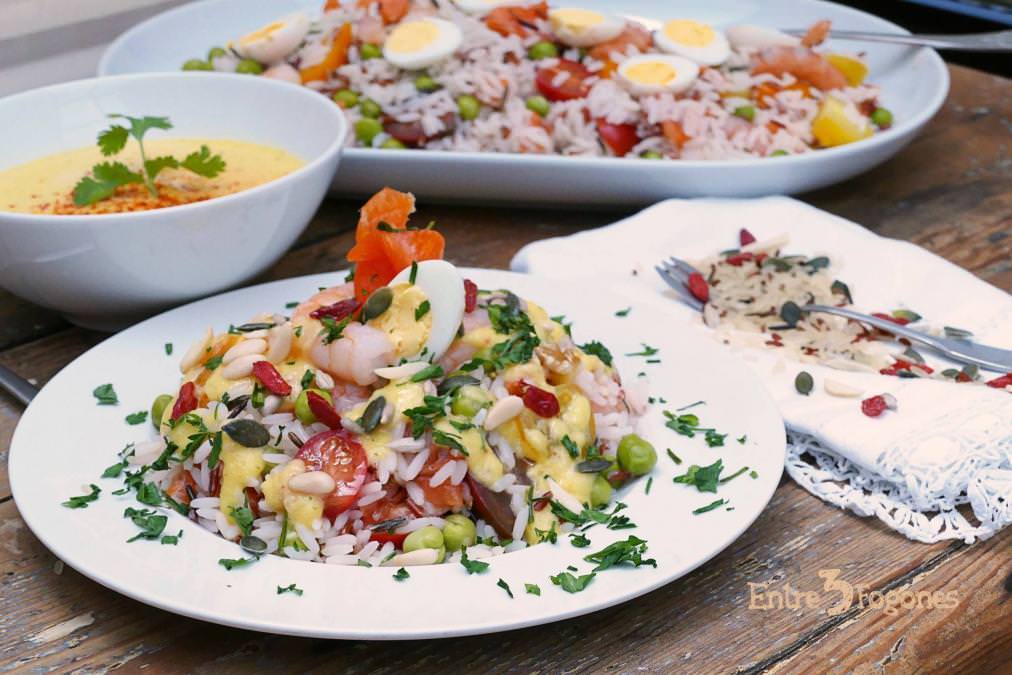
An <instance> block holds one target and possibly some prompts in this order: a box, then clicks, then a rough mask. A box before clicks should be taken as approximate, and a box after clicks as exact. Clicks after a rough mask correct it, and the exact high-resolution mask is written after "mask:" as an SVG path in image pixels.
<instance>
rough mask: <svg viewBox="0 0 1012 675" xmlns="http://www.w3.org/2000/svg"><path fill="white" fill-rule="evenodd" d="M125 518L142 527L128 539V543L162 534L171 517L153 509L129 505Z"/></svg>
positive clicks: (124, 513) (124, 514)
mask: <svg viewBox="0 0 1012 675" xmlns="http://www.w3.org/2000/svg"><path fill="white" fill-rule="evenodd" d="M123 517H124V518H129V519H130V520H131V521H133V524H134V525H136V526H137V527H139V528H140V530H141V531H140V532H138V533H137V534H135V535H134V536H132V537H130V538H129V539H127V543H128V544H130V543H133V542H135V541H137V540H138V539H148V540H154V539H158V538H159V537H161V536H162V532H164V531H165V525H166V524H167V523H168V522H169V517H168V516H165V515H162V514H160V513H157V512H156V511H153V510H151V509H134V508H130V507H127V509H126V510H125V511H124V512H123Z"/></svg>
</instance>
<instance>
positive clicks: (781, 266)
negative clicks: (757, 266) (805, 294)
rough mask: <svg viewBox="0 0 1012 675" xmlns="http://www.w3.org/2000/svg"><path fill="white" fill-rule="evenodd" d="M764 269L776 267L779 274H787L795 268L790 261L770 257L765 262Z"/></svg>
mask: <svg viewBox="0 0 1012 675" xmlns="http://www.w3.org/2000/svg"><path fill="white" fill-rule="evenodd" d="M763 267H776V268H777V272H787V271H789V270H790V269H791V267H793V265H791V263H790V261H789V260H786V259H784V258H775V257H772V256H771V257H769V258H766V260H763Z"/></svg>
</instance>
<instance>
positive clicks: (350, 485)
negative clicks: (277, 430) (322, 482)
mask: <svg viewBox="0 0 1012 675" xmlns="http://www.w3.org/2000/svg"><path fill="white" fill-rule="evenodd" d="M295 456H296V458H298V459H301V460H302V461H303V462H305V464H306V468H307V469H309V470H310V471H325V472H327V473H328V474H330V477H331V478H333V479H334V482H335V483H336V487H335V488H334V491H333V492H331V493H330V494H329V495H326V496H325V497H324V498H323V513H324V515H326V516H327V517H328V518H334V517H335V516H337V515H339V514H340V513H341V512H343V511H345V510H346V509H347V508H348V507H350V506H351V505H352V504H354V503H355V501H356V500H357V499H358V493H359V491H360V490H361V489H362V486H363V485H365V477H366V474H367V473H368V471H369V460H368V458H367V457H366V454H365V450H364V449H362V445H361V444H360V443H359V442H358V441H357V440H356V439H355V437H354V435H352V433H351V432H349V431H347V430H345V429H335V430H331V431H323V432H321V433H318V434H316V435H315V436H312V437H311V438H310V439H309V440H307V441H306V442H305V443H304V444H303V445H302V447H301V448H299V451H298V452H297V453H296V455H295Z"/></svg>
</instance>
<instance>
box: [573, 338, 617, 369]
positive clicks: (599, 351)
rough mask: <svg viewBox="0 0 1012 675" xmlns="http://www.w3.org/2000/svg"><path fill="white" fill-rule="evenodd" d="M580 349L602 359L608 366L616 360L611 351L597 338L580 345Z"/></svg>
mask: <svg viewBox="0 0 1012 675" xmlns="http://www.w3.org/2000/svg"><path fill="white" fill-rule="evenodd" d="M580 349H582V350H583V351H585V352H586V353H588V354H591V355H593V356H596V357H597V358H599V359H601V363H603V364H604V365H606V366H611V364H612V362H613V361H614V359H613V358H612V356H611V351H610V350H609V349H608V348H607V347H605V346H604V345H603V344H601V343H600V342H598V341H597V340H591V341H590V342H588V343H587V344H585V345H580Z"/></svg>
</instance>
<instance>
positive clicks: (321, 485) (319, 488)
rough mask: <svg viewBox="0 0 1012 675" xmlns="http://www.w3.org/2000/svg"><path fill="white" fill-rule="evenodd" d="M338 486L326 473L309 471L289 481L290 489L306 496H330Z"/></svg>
mask: <svg viewBox="0 0 1012 675" xmlns="http://www.w3.org/2000/svg"><path fill="white" fill-rule="evenodd" d="M335 487H337V484H336V483H335V482H334V479H333V478H332V477H331V475H330V474H329V473H327V472H326V471H307V472H306V473H298V474H295V475H294V476H292V477H291V478H289V479H288V489H289V490H291V491H293V492H300V493H302V494H304V495H320V496H322V495H329V494H330V493H331V492H333V491H334V488H335Z"/></svg>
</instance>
